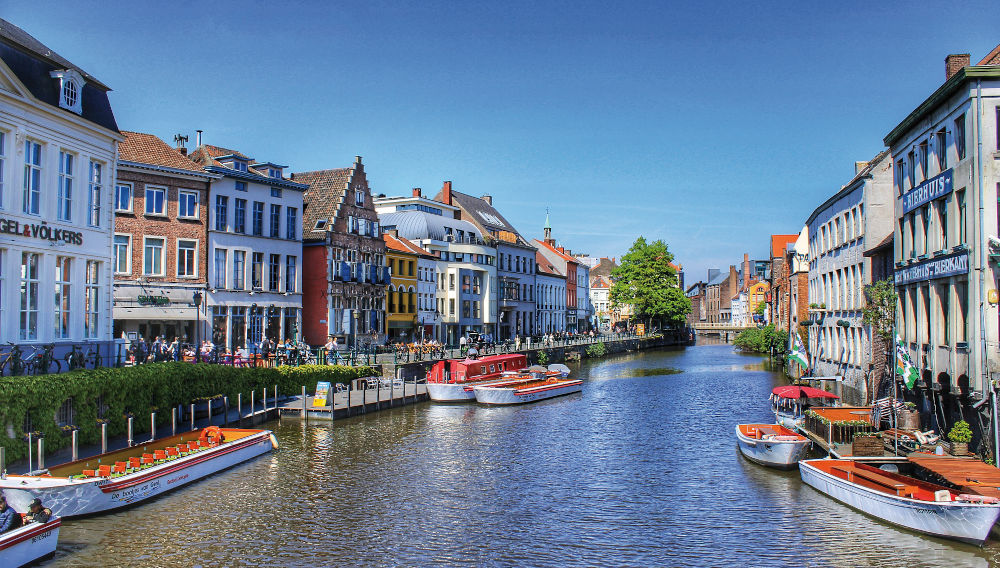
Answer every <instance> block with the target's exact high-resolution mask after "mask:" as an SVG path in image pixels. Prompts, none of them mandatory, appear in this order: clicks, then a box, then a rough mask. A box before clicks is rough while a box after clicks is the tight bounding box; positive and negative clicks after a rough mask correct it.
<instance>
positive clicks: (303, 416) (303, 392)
mask: <svg viewBox="0 0 1000 568" xmlns="http://www.w3.org/2000/svg"><path fill="white" fill-rule="evenodd" d="M264 392H265V393H266V392H267V391H266V390H265V391H264ZM302 419H303V420H305V419H306V386H305V385H302Z"/></svg>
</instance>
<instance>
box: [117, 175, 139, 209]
mask: <svg viewBox="0 0 1000 568" xmlns="http://www.w3.org/2000/svg"><path fill="white" fill-rule="evenodd" d="M123 187H127V188H128V209H122V208H121V207H119V206H118V205H119V203H120V201H119V199H118V190H119V189H121V188H123ZM133 202H135V186H134V185H133V184H132V182H129V181H120V182H118V183H116V184H115V204H114V206H115V211H116V212H121V213H132V207H133V205H132V204H133Z"/></svg>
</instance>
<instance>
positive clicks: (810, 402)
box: [771, 385, 840, 430]
mask: <svg viewBox="0 0 1000 568" xmlns="http://www.w3.org/2000/svg"><path fill="white" fill-rule="evenodd" d="M837 400H840V397H839V396H837V395H835V394H833V393H832V392H829V391H825V390H823V389H816V388H813V387H807V386H799V385H784V386H780V387H775V388H774V390H772V391H771V410H773V411H774V417H775V419H776V421H777V422H778V424H780V425H782V426H784V427H785V428H791V429H793V430H794V429H795V428H796V427H798V426H801V425H802V423H803V422H805V419H806V416H805V414H806V410H807V409H808V408H809V407H810V406H816V405H822V404H823V403H824V402H826V401H837Z"/></svg>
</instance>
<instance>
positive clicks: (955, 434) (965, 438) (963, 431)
mask: <svg viewBox="0 0 1000 568" xmlns="http://www.w3.org/2000/svg"><path fill="white" fill-rule="evenodd" d="M948 440H950V441H952V442H958V443H961V442H965V443H969V442H971V441H972V430H971V429H970V428H969V423H968V422H966V421H965V420H959V421H958V422H956V423H955V425H954V426H952V428H951V431H950V432H948Z"/></svg>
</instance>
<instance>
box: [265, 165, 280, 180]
mask: <svg viewBox="0 0 1000 568" xmlns="http://www.w3.org/2000/svg"><path fill="white" fill-rule="evenodd" d="M268 175H270V176H271V177H273V178H277V179H281V170H278V169H275V168H271V169H270V171H269V173H268Z"/></svg>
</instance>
